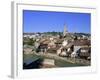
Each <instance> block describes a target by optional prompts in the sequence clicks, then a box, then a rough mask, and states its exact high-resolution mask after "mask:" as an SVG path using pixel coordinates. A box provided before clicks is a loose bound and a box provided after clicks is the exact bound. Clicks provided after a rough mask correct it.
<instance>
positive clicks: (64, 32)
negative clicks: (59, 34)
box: [63, 24, 68, 36]
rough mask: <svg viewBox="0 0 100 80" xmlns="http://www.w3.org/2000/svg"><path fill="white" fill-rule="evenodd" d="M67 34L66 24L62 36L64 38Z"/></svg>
mask: <svg viewBox="0 0 100 80" xmlns="http://www.w3.org/2000/svg"><path fill="white" fill-rule="evenodd" d="M67 33H68V31H67V26H66V24H65V25H64V31H63V36H66V35H67Z"/></svg>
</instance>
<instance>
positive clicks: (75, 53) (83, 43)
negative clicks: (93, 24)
mask: <svg viewBox="0 0 100 80" xmlns="http://www.w3.org/2000/svg"><path fill="white" fill-rule="evenodd" d="M72 44H73V45H74V51H73V53H72V54H71V57H77V56H78V54H79V53H78V51H79V49H81V48H83V47H90V46H91V42H90V40H86V39H80V40H74V41H73V42H72Z"/></svg>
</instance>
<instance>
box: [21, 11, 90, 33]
mask: <svg viewBox="0 0 100 80" xmlns="http://www.w3.org/2000/svg"><path fill="white" fill-rule="evenodd" d="M64 24H66V27H67V30H68V32H69V33H88V34H90V33H91V14H90V13H76V12H52V11H33V10H23V33H38V32H39V33H44V32H53V31H54V32H63V29H64ZM41 26H42V27H41Z"/></svg>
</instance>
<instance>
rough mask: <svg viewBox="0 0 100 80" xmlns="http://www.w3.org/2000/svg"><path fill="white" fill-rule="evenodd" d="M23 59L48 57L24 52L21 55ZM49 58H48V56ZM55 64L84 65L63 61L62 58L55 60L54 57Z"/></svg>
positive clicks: (66, 65) (62, 65) (63, 65)
mask: <svg viewBox="0 0 100 80" xmlns="http://www.w3.org/2000/svg"><path fill="white" fill-rule="evenodd" d="M23 56H24V57H23V60H25V59H29V58H31V59H33V60H35V59H36V58H40V59H45V58H48V57H45V56H37V55H34V54H24V55H23ZM48 59H50V58H48ZM55 65H56V66H57V67H77V66H84V65H82V64H75V63H70V62H67V61H63V60H56V59H55Z"/></svg>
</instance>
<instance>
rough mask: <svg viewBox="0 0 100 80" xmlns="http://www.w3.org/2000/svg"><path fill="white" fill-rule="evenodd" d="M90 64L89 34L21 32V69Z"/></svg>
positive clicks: (66, 31)
mask: <svg viewBox="0 0 100 80" xmlns="http://www.w3.org/2000/svg"><path fill="white" fill-rule="evenodd" d="M90 65H91V35H90V34H89V33H78V32H75V33H72V32H69V31H68V28H67V26H66V24H65V25H64V29H62V32H56V31H52V32H42V33H41V32H37V33H34V32H33V33H23V69H37V68H57V67H74V66H76V67H78V66H90Z"/></svg>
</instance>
